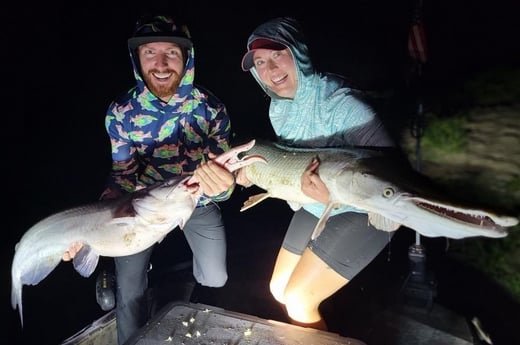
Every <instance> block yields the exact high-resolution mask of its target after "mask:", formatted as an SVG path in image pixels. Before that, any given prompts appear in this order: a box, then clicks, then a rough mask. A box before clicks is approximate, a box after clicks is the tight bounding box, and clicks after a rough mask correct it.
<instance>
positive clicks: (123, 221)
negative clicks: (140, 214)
mask: <svg viewBox="0 0 520 345" xmlns="http://www.w3.org/2000/svg"><path fill="white" fill-rule="evenodd" d="M134 223H135V217H116V218H114V219H111V220H110V221H108V222H107V225H117V226H125V225H134Z"/></svg>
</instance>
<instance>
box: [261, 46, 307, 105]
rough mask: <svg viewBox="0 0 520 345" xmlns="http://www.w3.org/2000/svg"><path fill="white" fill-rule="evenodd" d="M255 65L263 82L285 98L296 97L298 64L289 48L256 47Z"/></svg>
mask: <svg viewBox="0 0 520 345" xmlns="http://www.w3.org/2000/svg"><path fill="white" fill-rule="evenodd" d="M253 63H254V67H255V68H256V71H257V73H258V76H259V77H260V79H261V80H262V82H263V83H264V84H265V85H266V86H267V87H268V88H269V89H270V90H271V91H273V92H274V93H276V94H277V95H278V96H280V97H284V98H294V95H296V88H297V87H298V79H297V77H296V66H295V64H294V59H293V56H292V54H291V51H290V50H289V48H286V49H283V50H272V49H256V50H255V55H254V57H253Z"/></svg>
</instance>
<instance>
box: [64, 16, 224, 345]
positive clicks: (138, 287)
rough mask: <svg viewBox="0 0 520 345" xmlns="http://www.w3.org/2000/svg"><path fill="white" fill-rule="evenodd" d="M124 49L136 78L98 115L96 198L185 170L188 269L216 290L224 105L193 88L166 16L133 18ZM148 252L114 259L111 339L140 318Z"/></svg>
mask: <svg viewBox="0 0 520 345" xmlns="http://www.w3.org/2000/svg"><path fill="white" fill-rule="evenodd" d="M128 47H129V50H130V58H131V60H132V65H133V70H134V76H135V78H136V82H137V83H136V85H135V86H134V87H133V88H131V89H130V90H129V91H128V92H127V93H125V94H124V95H123V96H122V97H119V98H118V99H116V100H115V101H114V102H112V104H111V105H110V106H109V108H108V111H107V114H106V121H105V123H106V129H107V132H108V135H109V137H110V142H111V146H112V161H113V164H112V172H111V174H110V177H109V180H108V183H107V188H106V190H105V191H104V192H103V194H102V196H101V198H102V199H112V198H117V197H119V196H121V195H122V194H123V193H129V192H133V191H135V190H136V189H139V188H142V187H146V186H149V185H152V184H154V183H155V182H158V181H162V180H164V179H167V178H170V177H173V176H177V175H185V174H192V173H193V174H194V175H195V176H196V177H197V180H198V181H199V184H200V187H201V188H202V190H203V191H204V193H205V197H203V198H201V201H200V202H199V205H197V208H196V209H195V211H194V212H193V215H192V216H191V218H190V220H189V221H188V222H187V223H186V225H185V226H184V228H183V232H184V234H185V236H186V239H187V242H188V243H189V245H190V247H191V249H192V252H193V274H194V277H195V279H196V280H197V282H198V283H200V284H201V285H204V286H209V287H221V286H223V285H224V284H225V283H226V281H227V270H226V238H225V229H224V224H223V221H222V217H221V213H220V210H219V208H218V206H216V204H215V202H219V201H224V200H226V199H228V198H229V197H230V195H231V193H232V192H233V189H234V177H233V175H232V174H231V173H230V172H228V171H227V170H226V169H224V168H223V167H221V166H220V165H218V164H217V163H215V162H213V161H211V158H213V157H214V156H215V155H218V154H220V153H222V152H224V151H226V150H228V149H229V139H230V138H229V137H230V120H229V117H228V115H227V111H226V108H225V106H224V104H222V103H221V102H220V101H219V100H218V99H217V98H216V97H215V96H213V95H212V94H211V93H209V92H208V91H205V90H203V89H201V88H199V87H196V86H195V85H194V71H195V68H194V64H195V59H194V50H193V44H192V41H191V38H190V35H189V32H188V31H187V29H186V28H185V27H180V26H177V25H176V24H175V23H174V21H173V19H172V18H170V17H164V16H156V17H149V18H144V19H143V20H141V21H139V22H138V23H137V26H136V29H135V33H134V35H133V37H131V38H130V39H129V40H128ZM81 248H82V244H81V243H76V244H74V245H73V246H72V247H71V248H70V249H69V251H68V252H67V253H65V254H64V256H63V259H64V260H66V261H68V260H70V259H72V258H73V257H74V255H76V253H77V252H78V251H79V250H81ZM152 249H153V247H150V248H148V249H147V250H145V251H143V252H141V253H138V254H135V255H130V256H125V257H116V258H114V260H115V274H116V283H117V290H116V319H117V336H118V343H119V344H123V343H125V342H126V341H127V340H128V339H129V338H130V337H131V336H132V334H134V332H136V331H137V330H138V329H139V328H140V327H142V326H143V325H144V324H145V323H146V321H147V320H148V317H149V315H148V306H147V305H146V298H145V290H146V288H147V285H148V280H147V269H148V267H149V259H150V256H151V254H152Z"/></svg>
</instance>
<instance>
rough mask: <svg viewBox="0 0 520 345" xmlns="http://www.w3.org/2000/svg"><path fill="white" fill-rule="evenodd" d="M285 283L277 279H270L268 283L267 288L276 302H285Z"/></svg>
mask: <svg viewBox="0 0 520 345" xmlns="http://www.w3.org/2000/svg"><path fill="white" fill-rule="evenodd" d="M285 286H286V285H285V283H282V282H281V281H279V280H276V279H271V281H270V283H269V290H270V291H271V295H273V297H274V299H275V300H277V301H278V302H280V303H282V304H285V298H284V293H285Z"/></svg>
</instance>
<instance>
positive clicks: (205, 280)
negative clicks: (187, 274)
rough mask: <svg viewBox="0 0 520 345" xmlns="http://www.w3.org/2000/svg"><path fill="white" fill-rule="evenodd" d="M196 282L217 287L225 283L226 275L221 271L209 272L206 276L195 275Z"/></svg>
mask: <svg viewBox="0 0 520 345" xmlns="http://www.w3.org/2000/svg"><path fill="white" fill-rule="evenodd" d="M196 279H197V282H199V283H200V284H201V285H203V286H207V287H214V288H219V287H223V286H224V285H226V282H227V279H228V275H227V273H225V272H223V273H221V274H210V275H207V276H200V277H196Z"/></svg>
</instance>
